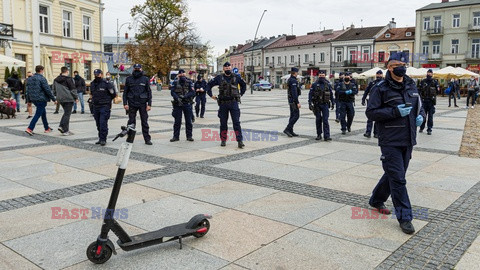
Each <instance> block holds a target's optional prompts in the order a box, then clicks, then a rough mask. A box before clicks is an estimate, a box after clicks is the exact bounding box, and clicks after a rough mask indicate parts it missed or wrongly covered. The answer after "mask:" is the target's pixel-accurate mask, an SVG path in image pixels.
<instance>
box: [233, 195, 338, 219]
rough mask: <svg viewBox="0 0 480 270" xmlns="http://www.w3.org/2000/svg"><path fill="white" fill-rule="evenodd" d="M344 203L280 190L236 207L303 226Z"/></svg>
mask: <svg viewBox="0 0 480 270" xmlns="http://www.w3.org/2000/svg"><path fill="white" fill-rule="evenodd" d="M342 206H343V205H342V204H338V203H333V202H328V201H324V200H318V199H313V198H310V197H305V196H300V195H295V194H291V193H286V192H279V193H276V194H273V195H270V196H267V197H264V198H261V199H258V200H255V201H252V202H249V203H246V204H243V205H240V206H238V207H236V208H235V209H237V210H240V211H243V212H247V213H251V214H254V215H257V216H261V217H266V218H269V219H273V220H276V221H279V222H284V223H287V224H291V225H294V226H297V227H302V226H304V225H306V224H307V223H310V222H312V221H313V220H315V219H317V218H320V217H321V216H324V215H326V214H328V213H330V212H332V211H335V210H337V209H338V208H340V207H342Z"/></svg>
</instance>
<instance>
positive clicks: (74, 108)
mask: <svg viewBox="0 0 480 270" xmlns="http://www.w3.org/2000/svg"><path fill="white" fill-rule="evenodd" d="M78 101H79V102H80V106H81V107H82V113H83V112H85V102H84V101H83V93H78ZM73 110H74V111H76V110H77V103H76V102H75V103H73Z"/></svg>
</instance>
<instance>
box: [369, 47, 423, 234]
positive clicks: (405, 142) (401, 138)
mask: <svg viewBox="0 0 480 270" xmlns="http://www.w3.org/2000/svg"><path fill="white" fill-rule="evenodd" d="M406 63H408V54H406V53H403V52H401V53H394V54H392V55H391V56H390V59H389V60H388V62H387V68H388V71H387V74H386V77H385V80H384V81H382V82H380V83H378V84H376V85H375V86H374V87H373V88H372V90H371V92H370V100H369V102H368V106H367V111H366V115H367V117H368V118H369V119H371V120H372V121H375V122H376V123H377V125H378V126H379V127H378V145H379V146H380V149H381V152H382V156H381V158H380V159H381V161H382V165H383V170H384V174H383V176H382V178H381V179H380V180H379V182H378V184H377V186H376V187H375V189H374V190H373V192H372V196H371V197H370V201H369V204H370V206H372V207H374V208H376V209H377V210H379V212H380V213H383V214H390V210H389V209H387V208H386V207H385V204H384V203H385V202H386V201H387V199H388V197H389V196H392V202H393V206H394V207H395V215H396V218H397V220H398V222H399V224H400V228H401V229H402V231H403V232H404V233H406V234H413V233H414V232H415V228H414V226H413V224H412V219H413V215H412V206H411V204H410V199H409V197H408V192H407V187H406V184H407V181H406V179H405V176H406V172H407V168H408V164H409V162H410V159H411V158H412V150H413V146H414V145H416V143H417V142H416V137H417V132H416V130H417V127H418V126H420V125H421V124H422V123H423V120H424V118H425V112H424V110H423V108H422V105H421V102H420V96H419V93H418V91H417V87H416V85H415V83H414V82H413V80H412V79H411V78H410V77H408V76H407V75H406V73H407V68H406Z"/></svg>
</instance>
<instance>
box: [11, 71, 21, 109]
mask: <svg viewBox="0 0 480 270" xmlns="http://www.w3.org/2000/svg"><path fill="white" fill-rule="evenodd" d="M7 83H8V87H9V88H10V90H11V91H12V97H13V99H14V100H15V101H16V103H17V112H20V97H21V95H22V94H21V91H22V89H23V84H22V81H20V79H19V78H18V72H16V71H14V72H12V76H11V77H10V78H8V79H7Z"/></svg>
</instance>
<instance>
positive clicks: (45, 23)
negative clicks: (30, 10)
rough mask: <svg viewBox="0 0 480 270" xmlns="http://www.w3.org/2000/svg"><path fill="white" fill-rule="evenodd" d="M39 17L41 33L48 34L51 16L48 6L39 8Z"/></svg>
mask: <svg viewBox="0 0 480 270" xmlns="http://www.w3.org/2000/svg"><path fill="white" fill-rule="evenodd" d="M39 9H40V10H39V16H40V33H45V34H48V33H50V31H49V14H48V11H49V10H48V7H47V6H40V7H39Z"/></svg>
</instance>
